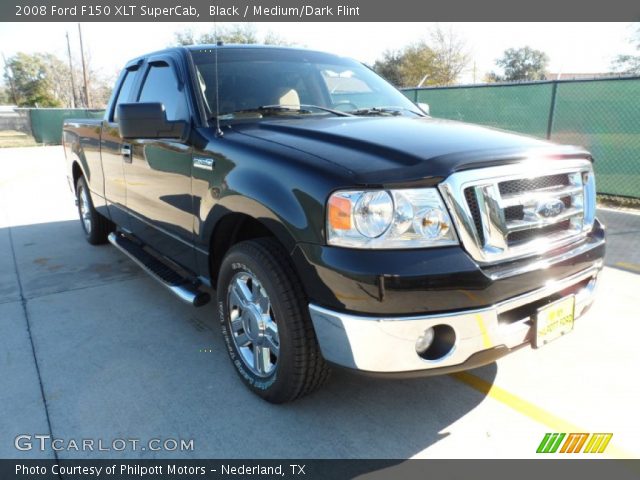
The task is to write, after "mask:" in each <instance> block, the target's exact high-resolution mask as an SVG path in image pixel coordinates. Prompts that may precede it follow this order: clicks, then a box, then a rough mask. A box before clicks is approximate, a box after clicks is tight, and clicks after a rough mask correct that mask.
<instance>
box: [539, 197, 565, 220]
mask: <svg viewBox="0 0 640 480" xmlns="http://www.w3.org/2000/svg"><path fill="white" fill-rule="evenodd" d="M563 211H564V202H563V201H562V200H560V199H559V198H553V199H548V198H547V199H544V200H540V201H539V202H538V205H536V215H538V216H539V217H542V218H553V217H557V216H558V215H560V214H561V213H562V212H563Z"/></svg>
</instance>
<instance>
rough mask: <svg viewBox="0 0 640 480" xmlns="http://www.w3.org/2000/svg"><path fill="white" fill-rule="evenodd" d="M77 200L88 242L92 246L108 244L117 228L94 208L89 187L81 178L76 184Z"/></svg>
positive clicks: (81, 222)
mask: <svg viewBox="0 0 640 480" xmlns="http://www.w3.org/2000/svg"><path fill="white" fill-rule="evenodd" d="M76 199H77V203H78V215H79V216H80V224H81V225H82V230H83V231H84V235H85V237H86V239H87V242H89V243H90V244H92V245H99V244H101V243H106V241H107V236H108V235H109V233H111V232H112V231H113V230H114V228H115V226H114V224H113V223H112V222H111V221H110V220H109V219H108V218H106V217H104V216H102V215H100V214H99V213H98V211H97V210H96V209H95V208H94V206H93V202H92V201H91V194H90V193H89V187H88V186H87V182H86V181H85V179H84V177H80V178H79V179H78V182H77V183H76Z"/></svg>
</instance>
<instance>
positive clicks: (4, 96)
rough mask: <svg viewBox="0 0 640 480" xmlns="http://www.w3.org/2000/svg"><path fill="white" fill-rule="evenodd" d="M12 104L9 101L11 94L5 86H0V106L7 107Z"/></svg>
mask: <svg viewBox="0 0 640 480" xmlns="http://www.w3.org/2000/svg"><path fill="white" fill-rule="evenodd" d="M11 103H13V102H12V101H11V94H10V93H9V89H8V88H7V86H6V85H0V105H9V104H11Z"/></svg>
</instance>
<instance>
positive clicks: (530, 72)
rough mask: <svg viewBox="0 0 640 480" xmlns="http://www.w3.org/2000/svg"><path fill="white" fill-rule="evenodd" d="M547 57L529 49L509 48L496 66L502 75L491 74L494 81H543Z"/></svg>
mask: <svg viewBox="0 0 640 480" xmlns="http://www.w3.org/2000/svg"><path fill="white" fill-rule="evenodd" d="M548 64H549V57H548V56H547V54H546V53H544V52H542V51H540V50H534V49H533V48H531V47H522V48H509V49H507V50H505V51H504V54H503V55H502V57H501V58H499V59H497V60H496V65H498V66H499V67H501V68H502V70H503V71H504V75H499V74H497V73H495V72H491V73H490V74H489V75H490V78H492V79H494V80H495V81H511V82H513V81H521V80H544V79H545V75H546V70H547V65H548Z"/></svg>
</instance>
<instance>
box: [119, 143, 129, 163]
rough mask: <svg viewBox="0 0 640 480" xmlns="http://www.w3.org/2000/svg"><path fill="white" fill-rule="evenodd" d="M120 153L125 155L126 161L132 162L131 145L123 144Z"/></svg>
mask: <svg viewBox="0 0 640 480" xmlns="http://www.w3.org/2000/svg"><path fill="white" fill-rule="evenodd" d="M120 155H122V156H123V157H124V161H125V162H127V163H131V145H122V146H121V147H120Z"/></svg>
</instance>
